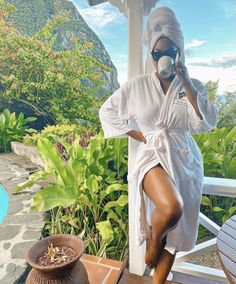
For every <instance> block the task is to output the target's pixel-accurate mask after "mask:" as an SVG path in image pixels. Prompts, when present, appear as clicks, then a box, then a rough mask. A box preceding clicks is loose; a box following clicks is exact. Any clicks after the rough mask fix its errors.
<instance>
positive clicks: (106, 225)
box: [96, 221, 114, 243]
mask: <svg viewBox="0 0 236 284" xmlns="http://www.w3.org/2000/svg"><path fill="white" fill-rule="evenodd" d="M96 227H97V229H98V230H99V233H100V234H101V236H102V240H103V241H104V242H105V243H110V242H111V241H112V240H113V238H114V232H113V230H112V226H111V223H110V222H109V221H101V222H98V223H97V224H96Z"/></svg>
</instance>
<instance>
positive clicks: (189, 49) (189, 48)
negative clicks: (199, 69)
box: [185, 39, 207, 55]
mask: <svg viewBox="0 0 236 284" xmlns="http://www.w3.org/2000/svg"><path fill="white" fill-rule="evenodd" d="M206 42H207V41H205V40H199V39H193V40H192V41H191V42H190V43H188V44H186V45H185V53H186V54H188V55H190V54H191V52H192V50H193V49H194V48H197V47H199V46H202V45H203V44H205V43H206Z"/></svg>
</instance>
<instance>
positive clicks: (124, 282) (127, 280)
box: [114, 256, 179, 284]
mask: <svg viewBox="0 0 236 284" xmlns="http://www.w3.org/2000/svg"><path fill="white" fill-rule="evenodd" d="M128 265H129V264H128V256H126V257H125V259H124V262H123V264H122V266H121V268H120V270H119V273H118V275H117V277H116V280H115V282H114V284H152V276H149V274H150V273H148V274H147V275H142V276H139V275H137V274H134V273H130V272H129V270H128ZM165 284H179V283H177V282H172V281H166V282H165Z"/></svg>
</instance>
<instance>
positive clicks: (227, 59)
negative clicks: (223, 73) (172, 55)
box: [189, 53, 236, 68]
mask: <svg viewBox="0 0 236 284" xmlns="http://www.w3.org/2000/svg"><path fill="white" fill-rule="evenodd" d="M189 64H190V65H193V66H199V65H200V66H209V67H222V68H229V67H234V66H236V53H225V54H222V55H221V56H218V57H215V58H197V57H195V58H194V59H191V60H190V61H189Z"/></svg>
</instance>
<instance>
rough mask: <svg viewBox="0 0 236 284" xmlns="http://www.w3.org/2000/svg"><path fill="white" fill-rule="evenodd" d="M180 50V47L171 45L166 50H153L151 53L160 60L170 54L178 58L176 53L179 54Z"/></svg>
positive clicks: (155, 58)
mask: <svg viewBox="0 0 236 284" xmlns="http://www.w3.org/2000/svg"><path fill="white" fill-rule="evenodd" d="M178 52H179V48H173V47H171V48H168V49H167V50H165V51H160V50H153V51H152V52H151V54H152V58H153V59H154V60H159V59H160V58H161V57H162V56H164V55H168V56H170V57H172V58H173V59H174V60H175V59H176V55H177V53H178Z"/></svg>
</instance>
